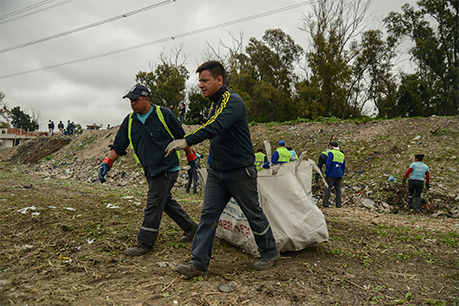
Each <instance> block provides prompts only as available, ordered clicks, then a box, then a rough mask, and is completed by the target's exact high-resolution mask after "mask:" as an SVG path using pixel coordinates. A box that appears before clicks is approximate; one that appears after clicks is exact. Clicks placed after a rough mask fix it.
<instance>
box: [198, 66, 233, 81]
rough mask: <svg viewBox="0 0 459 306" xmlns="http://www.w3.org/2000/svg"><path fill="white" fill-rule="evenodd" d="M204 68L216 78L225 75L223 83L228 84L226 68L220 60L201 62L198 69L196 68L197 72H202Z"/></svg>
mask: <svg viewBox="0 0 459 306" xmlns="http://www.w3.org/2000/svg"><path fill="white" fill-rule="evenodd" d="M204 70H209V72H210V74H211V75H212V77H213V78H214V79H216V78H217V77H218V76H219V75H221V76H222V77H223V84H226V70H225V68H224V67H223V65H222V64H221V63H220V62H219V61H208V62H205V63H203V64H201V65H200V66H199V67H198V69H196V73H201V72H203V71H204Z"/></svg>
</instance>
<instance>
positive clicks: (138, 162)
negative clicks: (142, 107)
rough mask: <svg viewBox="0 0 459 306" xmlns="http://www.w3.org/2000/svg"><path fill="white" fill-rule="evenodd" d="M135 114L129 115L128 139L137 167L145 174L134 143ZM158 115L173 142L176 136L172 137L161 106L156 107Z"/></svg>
mask: <svg viewBox="0 0 459 306" xmlns="http://www.w3.org/2000/svg"><path fill="white" fill-rule="evenodd" d="M133 114H134V112H132V113H130V114H129V124H128V138H129V145H130V146H131V150H132V154H133V155H134V159H135V161H136V163H137V165H138V166H139V167H140V168H142V170H144V172H145V169H143V167H142V164H141V163H140V159H139V157H138V156H137V154H136V153H135V149H134V143H133V142H132V135H131V134H132V120H133V118H132V115H133ZM156 115H157V116H158V119H159V121H161V123H162V124H163V126H164V128H165V129H166V131H167V132H168V133H169V135H170V136H171V138H172V140H175V139H174V135H172V132H171V130H170V129H169V127H168V126H167V124H166V121H165V120H164V115H163V113H162V112H161V107H160V106H159V105H156ZM175 152H176V153H177V158H178V160H179V161H180V153H179V151H175Z"/></svg>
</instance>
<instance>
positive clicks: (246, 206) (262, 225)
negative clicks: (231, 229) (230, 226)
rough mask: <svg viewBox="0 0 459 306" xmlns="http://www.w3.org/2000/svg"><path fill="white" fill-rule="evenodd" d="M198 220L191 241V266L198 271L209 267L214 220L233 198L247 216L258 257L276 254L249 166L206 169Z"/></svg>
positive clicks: (255, 178) (268, 256)
mask: <svg viewBox="0 0 459 306" xmlns="http://www.w3.org/2000/svg"><path fill="white" fill-rule="evenodd" d="M207 171H208V174H207V181H206V188H205V190H204V203H203V205H202V214H201V220H200V222H199V227H198V230H197V231H196V235H195V236H194V240H193V248H192V251H191V253H192V255H193V257H192V259H191V263H192V264H193V265H195V266H196V267H198V268H199V269H202V270H206V271H207V269H208V268H209V264H210V257H211V254H212V247H213V243H214V237H215V231H216V230H217V226H218V220H219V219H220V215H221V214H222V212H223V210H224V209H225V207H226V204H227V203H228V201H229V199H230V198H231V197H233V198H234V199H235V200H236V201H237V203H238V204H239V206H240V207H241V210H242V212H243V213H244V214H245V216H246V217H247V220H248V222H249V225H250V229H251V231H252V233H253V235H254V237H255V242H256V243H257V246H258V251H259V252H260V255H261V257H265V258H271V257H274V256H276V255H277V253H278V251H277V246H276V241H275V240H274V236H273V232H272V230H271V226H270V224H269V221H268V219H267V218H266V215H265V213H264V212H263V209H262V208H261V206H260V203H259V202H258V189H257V176H258V174H257V168H256V167H255V165H250V166H248V167H247V168H241V169H236V170H230V171H216V170H213V169H212V168H210V167H208V168H207Z"/></svg>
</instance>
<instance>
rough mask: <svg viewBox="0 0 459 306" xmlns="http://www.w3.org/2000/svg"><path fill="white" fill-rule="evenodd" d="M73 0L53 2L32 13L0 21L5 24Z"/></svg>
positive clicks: (0, 23)
mask: <svg viewBox="0 0 459 306" xmlns="http://www.w3.org/2000/svg"><path fill="white" fill-rule="evenodd" d="M53 1H54V0H53ZM72 1H73V0H64V1H62V2H59V3H56V4H53V5H50V6H47V7H44V8H42V9H40V10H36V11H33V12H30V13H28V14H25V15H21V16H17V17H16V18H12V19H8V20H4V21H0V25H2V24H5V23H8V22H11V21H15V20H18V19H22V18H25V17H28V16H32V15H35V14H38V13H40V12H43V11H47V10H50V9H52V8H55V7H57V6H61V5H64V4H67V3H69V2H72ZM40 3H41V2H40Z"/></svg>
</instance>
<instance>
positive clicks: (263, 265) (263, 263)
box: [253, 253, 280, 271]
mask: <svg viewBox="0 0 459 306" xmlns="http://www.w3.org/2000/svg"><path fill="white" fill-rule="evenodd" d="M279 257H280V255H279V253H277V254H276V256H274V257H270V258H262V259H260V260H258V261H257V262H256V263H255V264H254V265H253V268H254V269H255V270H259V271H260V270H266V269H269V268H271V267H272V266H273V265H274V262H275V261H276V260H278V259H279Z"/></svg>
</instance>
